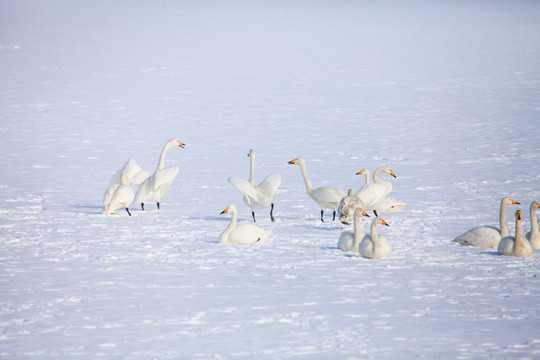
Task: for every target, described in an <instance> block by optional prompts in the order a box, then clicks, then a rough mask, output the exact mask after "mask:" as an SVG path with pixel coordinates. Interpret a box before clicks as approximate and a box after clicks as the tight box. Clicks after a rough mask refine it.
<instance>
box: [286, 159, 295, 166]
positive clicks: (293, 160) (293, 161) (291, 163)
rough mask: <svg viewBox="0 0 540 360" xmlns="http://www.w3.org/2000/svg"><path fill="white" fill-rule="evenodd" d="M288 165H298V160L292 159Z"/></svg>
mask: <svg viewBox="0 0 540 360" xmlns="http://www.w3.org/2000/svg"><path fill="white" fill-rule="evenodd" d="M287 164H289V165H293V164H296V159H292V160H291V161H289V162H288V163H287Z"/></svg>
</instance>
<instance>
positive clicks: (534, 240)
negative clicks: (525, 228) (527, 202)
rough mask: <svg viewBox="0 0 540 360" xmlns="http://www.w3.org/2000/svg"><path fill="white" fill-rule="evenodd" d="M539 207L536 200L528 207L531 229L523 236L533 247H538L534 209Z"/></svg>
mask: <svg viewBox="0 0 540 360" xmlns="http://www.w3.org/2000/svg"><path fill="white" fill-rule="evenodd" d="M538 208H540V203H539V202H538V201H533V202H532V203H531V207H530V208H529V214H530V215H531V231H529V232H527V234H525V238H526V239H527V240H529V242H530V243H531V246H532V248H533V249H540V231H538V221H537V220H536V209H538Z"/></svg>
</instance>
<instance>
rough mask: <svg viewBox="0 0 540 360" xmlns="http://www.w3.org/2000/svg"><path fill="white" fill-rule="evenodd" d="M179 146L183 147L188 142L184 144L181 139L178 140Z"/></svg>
mask: <svg viewBox="0 0 540 360" xmlns="http://www.w3.org/2000/svg"><path fill="white" fill-rule="evenodd" d="M178 146H180V147H181V148H183V147H184V146H186V144H184V143H183V142H181V141H180V140H178Z"/></svg>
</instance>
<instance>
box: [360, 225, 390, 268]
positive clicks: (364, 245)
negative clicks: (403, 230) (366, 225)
mask: <svg viewBox="0 0 540 360" xmlns="http://www.w3.org/2000/svg"><path fill="white" fill-rule="evenodd" d="M377 225H385V226H390V225H388V224H387V223H386V221H384V219H383V218H382V217H380V216H377V217H376V218H375V219H373V221H372V222H371V229H370V233H369V235H368V234H366V235H364V237H363V238H362V241H361V242H360V245H359V246H358V252H359V253H360V255H362V257H365V258H368V259H378V258H383V257H388V256H390V254H391V252H392V246H391V245H390V243H389V242H388V239H387V238H386V237H385V236H384V235H379V234H377V230H376V227H377Z"/></svg>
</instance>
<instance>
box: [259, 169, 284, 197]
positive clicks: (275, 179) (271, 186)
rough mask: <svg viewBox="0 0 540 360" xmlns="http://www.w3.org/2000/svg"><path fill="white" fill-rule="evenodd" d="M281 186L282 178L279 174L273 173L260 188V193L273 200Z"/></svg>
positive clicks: (262, 182)
mask: <svg viewBox="0 0 540 360" xmlns="http://www.w3.org/2000/svg"><path fill="white" fill-rule="evenodd" d="M280 184H281V176H280V175H279V174H276V173H273V174H270V175H268V176H267V177H266V178H265V179H264V180H263V181H261V183H260V184H259V186H257V187H258V188H259V190H260V191H262V193H263V194H265V195H266V196H268V197H269V198H273V197H274V196H275V195H276V191H277V188H278V187H279V185H280Z"/></svg>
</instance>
